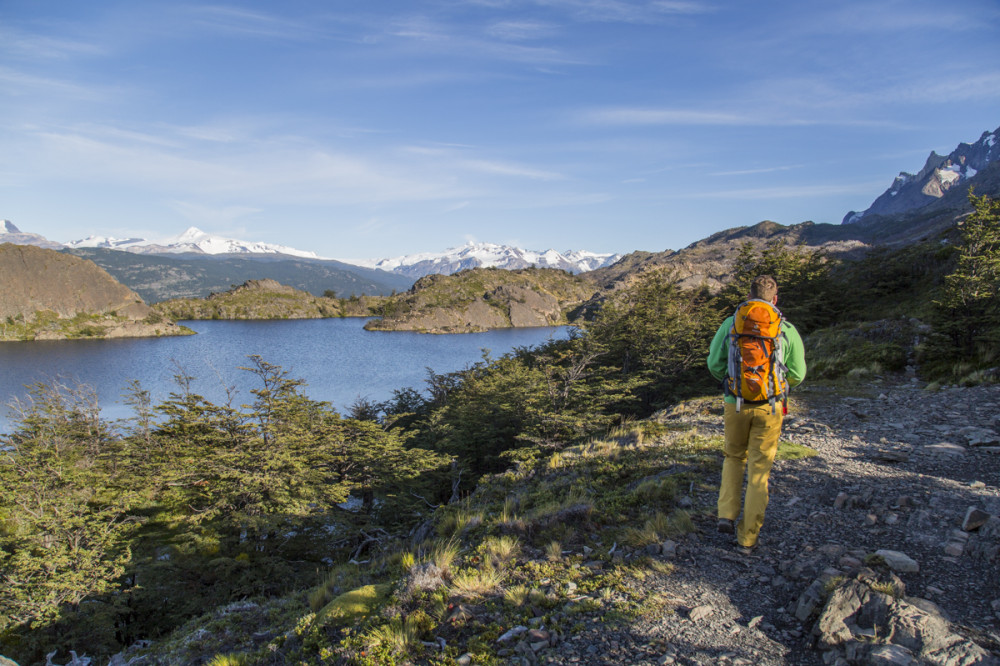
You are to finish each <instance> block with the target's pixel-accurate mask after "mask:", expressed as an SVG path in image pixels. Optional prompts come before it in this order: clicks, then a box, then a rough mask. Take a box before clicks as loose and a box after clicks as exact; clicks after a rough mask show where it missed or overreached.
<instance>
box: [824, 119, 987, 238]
mask: <svg viewBox="0 0 1000 666" xmlns="http://www.w3.org/2000/svg"><path fill="white" fill-rule="evenodd" d="M998 144H1000V128H997V129H996V130H994V131H992V132H983V134H982V136H980V137H979V140H978V141H976V142H975V143H960V144H959V145H958V147H957V148H956V149H955V150H953V151H952V152H951V153H949V154H948V155H938V154H937V153H936V152H934V151H931V154H930V155H929V156H928V157H927V161H926V162H925V163H924V167H923V168H922V169H921V170H920V171H919V172H918V173H916V174H912V173H907V172H905V171H903V172H900V174H899V175H898V176H896V178H895V180H893V182H892V185H890V186H889V189H887V190H886V191H885V192H883V193H882V194H881V195H880V196H879V197H878V198H877V199H875V201H874V202H873V203H872V205H871V206H869V207H868V208H867V209H866V210H864V211H862V212H860V213H859V212H856V211H851V212H849V213H848V214H847V215H845V216H844V220H843V224H852V223H855V222H858V221H860V220H861V219H863V218H865V217H868V216H870V215H896V214H899V213H907V212H910V211H913V210H916V209H918V208H923V207H924V206H927V205H929V204H931V203H934V202H935V201H937V200H939V199H941V197H943V196H944V195H945V194H946V193H947V192H948V191H949V190H951V189H953V188H956V187H960V186H961V187H963V188H964V187H968V186H969V185H973V184H975V180H974V179H975V178H976V176H977V175H978V174H979V172H980V171H983V170H984V169H986V168H987V167H989V166H990V165H991V164H992V163H994V162H998V161H1000V146H998Z"/></svg>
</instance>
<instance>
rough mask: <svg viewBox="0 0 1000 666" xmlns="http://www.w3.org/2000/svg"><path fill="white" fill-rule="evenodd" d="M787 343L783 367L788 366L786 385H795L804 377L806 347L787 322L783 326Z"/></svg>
mask: <svg viewBox="0 0 1000 666" xmlns="http://www.w3.org/2000/svg"><path fill="white" fill-rule="evenodd" d="M783 330H784V333H785V339H786V340H787V341H788V345H787V346H786V348H785V367H787V368H788V375H787V377H788V385H789V386H796V385H797V384H800V383H802V380H803V379H805V378H806V349H805V346H804V345H803V344H802V336H801V335H799V332H798V331H797V330H796V329H795V327H794V326H793V325H792V324H790V323H789V322H787V321H786V322H785V323H784V326H783Z"/></svg>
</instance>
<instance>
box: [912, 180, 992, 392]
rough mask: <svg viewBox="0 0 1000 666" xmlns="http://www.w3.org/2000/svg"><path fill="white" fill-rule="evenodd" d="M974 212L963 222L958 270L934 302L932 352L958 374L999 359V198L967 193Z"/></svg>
mask: <svg viewBox="0 0 1000 666" xmlns="http://www.w3.org/2000/svg"><path fill="white" fill-rule="evenodd" d="M969 201H970V202H971V203H972V207H973V211H972V213H971V214H969V215H968V216H967V217H966V218H965V219H964V220H962V221H961V222H960V223H959V231H960V236H959V242H958V244H957V246H956V251H957V256H956V259H955V269H954V270H953V271H952V272H951V273H950V274H949V275H947V276H946V277H945V281H944V288H943V290H942V295H941V298H940V300H938V301H937V302H936V303H935V306H936V307H935V314H934V329H935V332H936V334H937V335H936V337H935V338H933V339H932V341H931V345H930V346H931V353H930V354H929V356H930V357H931V358H932V360H933V361H934V362H935V363H937V364H938V365H939V366H940V367H941V368H947V366H948V365H949V364H954V365H953V366H952V367H951V368H947V372H949V373H951V374H954V375H966V374H968V373H969V372H970V371H973V370H975V369H976V368H977V367H980V368H981V367H987V366H991V365H996V364H997V362H998V361H1000V200H996V199H990V198H989V197H987V196H985V195H983V196H978V197H977V196H975V195H974V194H973V193H971V192H970V193H969Z"/></svg>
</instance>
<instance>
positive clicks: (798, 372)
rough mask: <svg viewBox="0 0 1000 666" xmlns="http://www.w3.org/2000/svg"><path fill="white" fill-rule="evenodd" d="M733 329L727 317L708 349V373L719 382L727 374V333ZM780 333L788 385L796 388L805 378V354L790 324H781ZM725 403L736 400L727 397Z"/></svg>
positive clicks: (799, 338) (785, 322)
mask: <svg viewBox="0 0 1000 666" xmlns="http://www.w3.org/2000/svg"><path fill="white" fill-rule="evenodd" d="M732 328H733V318H732V317H728V318H727V319H726V321H724V322H722V326H720V327H719V330H718V331H716V332H715V337H714V338H712V345H711V347H709V349H708V371H709V372H711V373H712V376H713V377H715V378H716V379H718V380H719V381H720V382H721V381H722V380H723V379H725V378H726V375H727V374H728V372H729V331H730V330H732ZM781 333H782V335H783V336H784V337H785V345H784V348H785V366H786V367H787V368H788V375H787V377H788V385H789V386H790V387H791V386H796V385H797V384H800V383H801V382H802V380H803V379H805V378H806V352H805V348H804V347H803V346H802V336H801V335H799V332H798V331H797V330H795V327H794V326H793V325H792V324H791V322H789V321H787V320H785V321H784V322H782V324H781ZM726 402H736V398H735V397H733V396H731V395H727V396H726Z"/></svg>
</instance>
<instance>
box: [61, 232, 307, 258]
mask: <svg viewBox="0 0 1000 666" xmlns="http://www.w3.org/2000/svg"><path fill="white" fill-rule="evenodd" d="M66 246H67V247H70V248H73V249H79V248H84V247H100V248H107V249H109V250H125V251H127V252H134V253H136V254H211V255H217V254H283V255H287V256H291V257H302V258H305V259H322V257H320V256H319V255H318V254H316V253H315V252H309V251H306V250H296V249H295V248H293V247H288V246H286V245H275V244H273V243H254V242H249V241H241V240H236V239H235V238H223V237H222V236H213V235H211V234H208V233H205V232H204V231H202V230H201V229H199V228H197V227H188V229H187V230H186V231H185V232H184V233H182V234H180V235H179V236H173V237H171V238H168V239H166V240H163V241H160V242H154V241H150V240H146V239H145V238H111V237H108V236H89V237H87V238H84V239H83V240H78V241H71V242H69V243H66Z"/></svg>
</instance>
